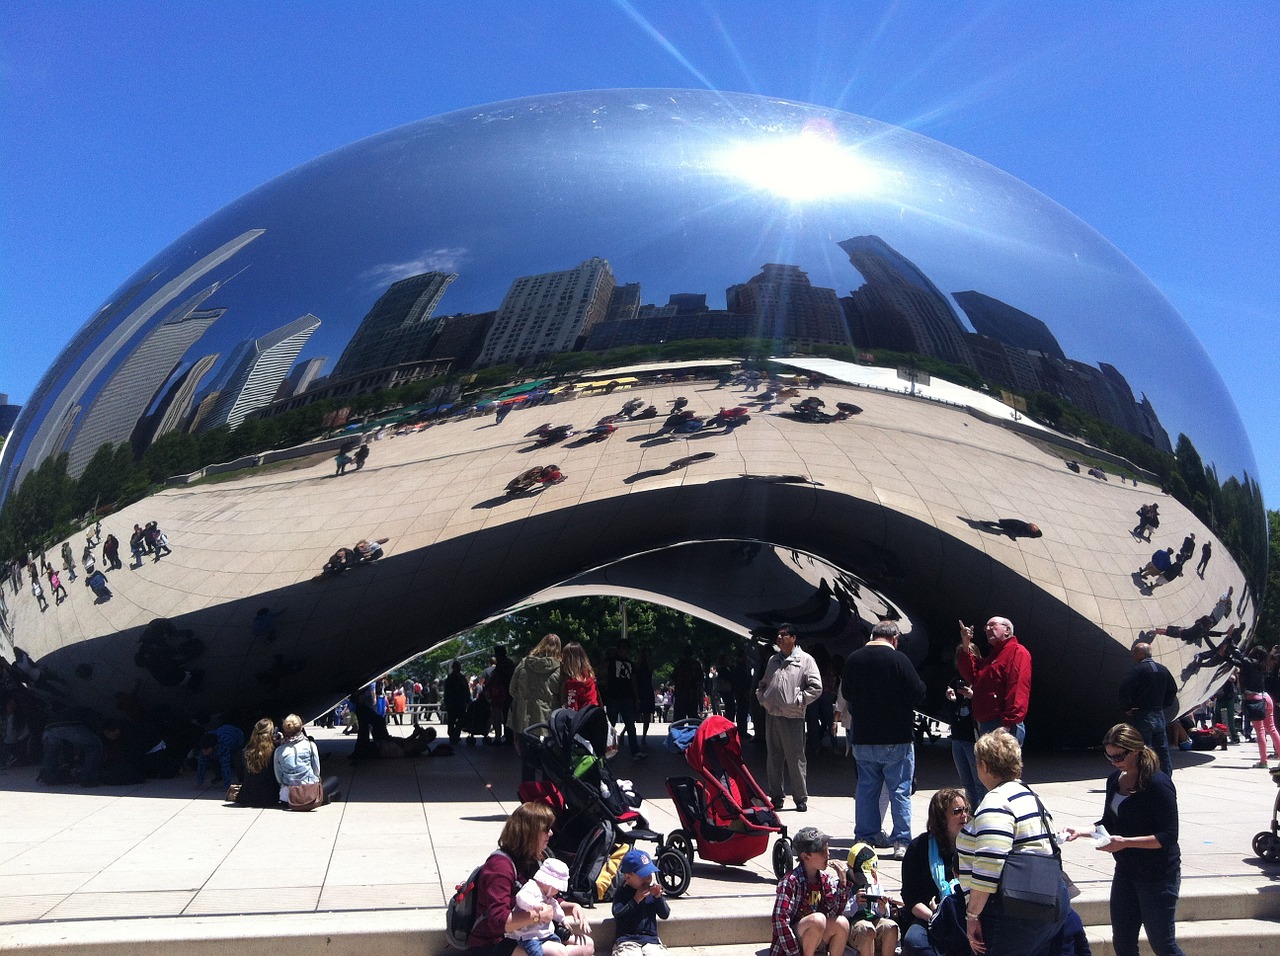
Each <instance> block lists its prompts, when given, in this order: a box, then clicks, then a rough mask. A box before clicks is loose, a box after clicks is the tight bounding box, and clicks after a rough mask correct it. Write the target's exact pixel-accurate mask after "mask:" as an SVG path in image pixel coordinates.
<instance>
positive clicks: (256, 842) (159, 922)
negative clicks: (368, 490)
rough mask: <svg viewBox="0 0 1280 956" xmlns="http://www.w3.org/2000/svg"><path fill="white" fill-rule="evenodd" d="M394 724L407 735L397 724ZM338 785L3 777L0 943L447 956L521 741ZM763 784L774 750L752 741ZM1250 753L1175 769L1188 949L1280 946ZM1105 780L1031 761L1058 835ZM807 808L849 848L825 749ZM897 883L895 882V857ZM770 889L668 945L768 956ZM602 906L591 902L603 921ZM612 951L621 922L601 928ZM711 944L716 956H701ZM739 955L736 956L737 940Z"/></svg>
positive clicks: (1090, 894)
mask: <svg viewBox="0 0 1280 956" xmlns="http://www.w3.org/2000/svg"><path fill="white" fill-rule="evenodd" d="M392 729H393V733H395V732H404V731H406V730H407V728H405V729H403V730H402V729H400V728H394V727H393V728H392ZM663 730H665V728H663V727H657V728H655V729H654V730H653V732H652V733H651V735H650V738H649V749H650V752H651V753H652V758H651V759H650V760H648V761H646V762H634V763H633V762H631V761H630V760H629V758H628V757H627V756H625V755H620V756H619V757H618V758H616V759H615V761H614V763H613V767H614V771H615V773H616V774H617V775H618V776H619V777H623V778H630V779H632V780H634V781H635V783H636V787H637V790H638V792H639V793H641V794H642V795H643V796H645V798H646V800H645V803H644V805H643V806H642V807H641V811H642V812H643V813H644V814H645V815H646V816H647V817H648V819H649V822H650V824H651V826H652V827H653V828H654V829H656V830H660V831H661V832H663V833H668V832H670V831H671V830H673V829H675V828H676V827H677V826H678V821H677V818H676V815H675V808H674V807H673V805H672V804H671V801H670V799H669V798H668V797H667V796H666V789H665V785H664V778H665V777H666V776H669V775H674V774H676V773H681V772H684V768H685V765H684V760H683V757H682V756H681V755H677V754H671V753H668V752H666V751H665V750H664V749H663V748H662V746H661V740H662V737H661V731H663ZM315 736H316V737H317V739H318V741H319V742H320V746H321V751H322V754H323V755H324V757H323V759H324V764H325V772H326V775H327V776H332V775H334V774H337V775H338V776H340V777H341V778H342V779H343V784H342V789H343V791H344V795H345V799H344V800H343V801H342V802H340V803H335V804H333V805H331V806H329V807H326V808H324V809H322V810H320V811H317V812H314V813H310V814H291V813H285V812H281V811H275V810H251V809H238V808H235V807H232V806H228V805H225V804H224V803H223V802H222V800H221V798H220V794H218V793H217V792H215V791H209V792H204V793H201V792H198V791H196V790H195V789H194V786H193V780H192V777H191V776H190V775H184V776H181V777H178V778H176V779H174V780H169V781H152V782H150V783H148V784H146V785H144V786H137V787H120V788H106V787H103V788H99V789H95V790H83V789H80V788H66V789H49V788H45V787H43V786H41V785H39V784H37V783H36V782H35V773H36V768H34V767H26V768H11V769H9V770H6V771H3V774H2V775H0V815H2V816H3V819H4V821H5V825H4V829H3V831H2V833H0V949H4V950H14V951H22V952H33V953H41V954H58V953H72V952H75V953H88V952H90V951H92V952H93V953H94V954H95V956H103V954H115V953H121V954H123V953H130V954H138V953H151V952H155V953H160V952H166V953H169V952H173V951H174V950H180V951H182V952H184V953H191V952H227V951H228V950H230V949H231V948H233V947H234V949H235V950H236V952H237V953H239V954H240V956H256V954H257V953H263V954H267V953H270V954H271V956H284V954H287V953H291V952H293V951H294V950H295V949H296V950H297V951H298V952H300V953H301V952H307V953H311V954H313V953H314V952H315V949H316V944H317V943H320V942H322V943H323V945H322V946H321V947H320V948H323V949H325V950H326V951H327V952H332V953H357V952H359V953H365V952H370V951H374V952H378V953H383V954H395V953H400V952H405V953H410V952H412V953H415V954H421V953H423V952H427V953H437V952H444V951H445V945H444V942H443V936H442V934H441V932H440V931H441V929H442V927H443V921H444V904H445V900H446V898H447V894H448V893H449V892H451V891H452V889H453V886H454V884H455V883H457V882H458V881H459V880H461V879H462V878H464V877H465V876H466V874H467V872H468V871H469V870H470V868H471V867H472V866H474V865H475V864H476V863H478V862H480V861H481V860H483V858H484V856H485V855H486V854H487V853H488V852H489V850H491V849H492V847H493V846H494V844H495V841H496V838H497V835H498V832H499V830H500V829H501V826H502V822H503V820H504V819H505V818H506V816H507V814H508V813H510V811H511V810H512V809H513V808H514V807H515V806H516V805H517V799H516V785H517V783H518V781H519V765H518V761H517V760H515V758H514V754H513V752H512V751H511V749H510V748H492V747H466V746H463V747H462V748H460V751H459V753H458V754H457V755H456V756H454V757H451V758H430V759H417V760H394V761H392V760H386V761H375V762H371V763H361V764H351V763H350V762H349V761H348V759H347V753H348V752H349V750H350V746H351V741H352V739H353V738H351V737H343V736H342V735H341V732H340V731H330V730H320V729H316V730H315ZM748 757H749V761H750V763H751V766H752V768H753V772H754V773H755V774H756V776H757V778H760V779H762V778H763V776H764V771H763V759H762V756H761V755H759V754H758V753H756V752H755V751H754V748H751V747H749V748H748ZM1256 759H1257V751H1256V748H1254V747H1253V746H1251V745H1242V746H1240V747H1232V748H1230V749H1229V750H1228V751H1226V752H1221V751H1219V752H1213V753H1189V754H1178V755H1176V756H1175V760H1176V763H1177V770H1176V773H1175V782H1176V783H1177V785H1178V793H1179V805H1180V810H1181V826H1182V836H1181V846H1182V852H1183V884H1182V902H1181V904H1180V909H1179V919H1180V921H1181V923H1180V932H1181V934H1182V935H1183V936H1184V937H1185V939H1186V941H1187V943H1186V945H1184V949H1186V951H1187V952H1188V953H1194V952H1216V953H1217V952H1275V951H1277V948H1280V865H1277V864H1269V863H1266V862H1264V861H1262V860H1259V859H1258V858H1257V857H1256V856H1255V855H1254V853H1253V851H1252V849H1251V847H1250V844H1251V841H1252V839H1253V836H1254V834H1255V833H1257V832H1258V831H1260V830H1265V829H1267V828H1268V826H1269V824H1270V821H1271V817H1272V807H1273V805H1274V802H1275V800H1276V793H1277V790H1276V786H1275V785H1274V784H1273V783H1272V781H1271V779H1270V776H1269V775H1268V774H1267V773H1266V772H1265V771H1263V770H1259V769H1252V768H1251V767H1250V766H1249V765H1250V764H1251V763H1253V762H1254V761H1256ZM1107 770H1108V767H1107V764H1106V761H1105V760H1103V758H1102V756H1101V754H1100V753H1098V752H1096V751H1094V752H1075V753H1057V754H1036V753H1034V752H1033V753H1031V754H1030V755H1029V756H1028V761H1027V772H1026V780H1027V782H1028V783H1031V784H1032V785H1033V786H1035V787H1036V789H1037V792H1039V793H1040V795H1041V796H1042V798H1043V799H1044V802H1045V804H1046V806H1047V807H1048V809H1049V810H1050V812H1051V813H1053V814H1054V817H1055V821H1056V822H1057V823H1058V824H1059V825H1086V824H1090V823H1092V821H1093V820H1095V819H1096V818H1097V817H1098V816H1099V815H1100V813H1101V799H1102V789H1101V788H1102V783H1103V780H1104V778H1105V775H1106V773H1107ZM809 776H810V791H811V795H810V802H809V811H808V812H807V813H804V814H800V813H797V812H795V811H794V810H786V811H784V812H783V820H784V822H785V823H786V824H787V825H788V827H789V828H791V829H792V830H793V832H794V830H795V829H797V828H799V827H800V826H802V825H807V824H812V825H814V826H818V827H821V828H822V829H824V830H826V831H827V832H829V833H830V834H831V835H832V837H833V844H834V845H835V846H837V847H847V846H848V845H849V844H850V843H851V840H852V829H853V827H852V819H853V801H852V797H851V794H852V791H853V762H852V761H851V760H849V759H848V758H846V757H843V756H841V755H836V754H831V753H824V754H822V755H820V756H819V757H816V758H814V759H813V760H811V761H810V771H809ZM954 782H955V771H954V768H953V767H952V765H951V761H950V752H949V749H948V748H947V747H946V746H945V745H942V746H937V747H928V748H923V749H922V751H921V753H920V757H919V768H918V783H919V792H918V793H917V795H916V796H915V798H914V801H913V805H914V813H915V821H916V827H915V829H916V831H917V832H918V831H919V830H920V829H921V826H922V823H923V820H924V812H925V806H926V804H927V801H928V798H929V796H930V795H931V794H932V792H933V790H935V789H936V788H937V787H940V786H947V785H952V784H954ZM1064 860H1065V863H1066V867H1067V870H1068V873H1069V875H1070V876H1071V877H1072V878H1073V879H1074V880H1075V882H1076V883H1077V885H1079V886H1080V888H1081V890H1082V895H1081V896H1080V898H1079V899H1078V900H1077V908H1078V910H1079V911H1080V912H1081V915H1082V917H1083V918H1084V921H1085V923H1086V924H1087V925H1088V926H1089V932H1090V937H1091V940H1093V941H1095V942H1096V943H1098V944H1099V945H1097V946H1095V950H1094V951H1095V953H1109V952H1110V948H1109V943H1108V942H1106V941H1107V940H1109V929H1108V927H1107V919H1108V918H1107V904H1106V898H1107V892H1108V886H1109V878H1110V871H1111V861H1110V858H1109V857H1108V856H1107V855H1106V854H1103V853H1100V852H1098V851H1096V850H1093V849H1092V847H1091V846H1089V845H1087V843H1086V842H1085V841H1078V842H1076V843H1073V844H1070V845H1069V846H1067V847H1066V848H1065V850H1064ZM881 870H882V874H883V876H884V878H886V880H887V883H888V885H889V886H890V887H894V886H896V885H897V882H898V864H896V863H895V862H893V861H892V860H889V859H888V858H887V857H886V859H885V860H884V861H883V863H882V867H881ZM773 887H774V880H773V877H772V874H771V872H770V869H769V860H768V854H765V855H763V856H761V857H759V858H758V859H756V860H753V861H751V862H750V863H749V864H748V865H747V866H744V867H720V866H717V865H715V864H709V863H703V862H698V863H695V866H694V878H693V882H692V885H691V886H690V889H689V892H688V893H687V894H686V895H685V896H684V897H682V898H681V899H680V900H678V901H675V902H674V904H673V906H672V909H673V917H672V920H671V921H670V922H669V923H668V924H667V925H666V926H664V927H663V936H664V939H665V940H666V941H667V943H668V945H669V946H671V947H672V948H676V949H682V950H683V951H685V952H689V953H702V952H706V953H708V954H711V953H720V952H756V951H759V950H761V949H763V948H765V947H766V946H767V943H768V913H769V909H770V906H771V902H772V896H773ZM605 913H606V911H605V910H603V909H600V910H597V914H598V920H597V922H599V921H602V920H603V919H604V916H605ZM597 934H598V938H599V940H600V942H601V944H602V946H601V948H603V944H604V943H605V942H606V941H607V940H608V939H609V938H611V929H610V927H609V926H608V925H607V924H606V925H602V926H598V928H597ZM707 947H711V948H709V949H708V948H707ZM725 947H730V948H728V949H726V948H725Z"/></svg>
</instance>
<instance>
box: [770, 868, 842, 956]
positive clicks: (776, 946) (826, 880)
mask: <svg viewBox="0 0 1280 956" xmlns="http://www.w3.org/2000/svg"><path fill="white" fill-rule="evenodd" d="M848 902H849V886H848V884H846V883H844V882H842V881H841V880H840V879H839V878H838V877H837V876H836V874H835V873H834V872H833V871H831V870H823V871H822V872H820V873H819V874H818V880H817V882H816V883H810V882H809V881H808V880H807V879H805V875H804V864H801V865H800V866H797V867H796V868H795V869H794V870H792V871H791V872H790V873H788V874H787V875H786V876H784V877H783V878H782V882H781V883H779V884H778V896H777V898H776V899H775V900H774V903H773V942H772V943H771V944H770V946H769V956H799V954H800V941H799V940H798V939H796V930H795V926H796V923H798V922H799V921H800V920H801V919H803V918H804V917H806V916H808V915H809V914H810V913H822V914H824V915H825V916H826V917H827V918H828V919H835V918H836V917H837V916H839V915H840V914H841V913H843V912H844V908H845V906H846V905H847V904H848Z"/></svg>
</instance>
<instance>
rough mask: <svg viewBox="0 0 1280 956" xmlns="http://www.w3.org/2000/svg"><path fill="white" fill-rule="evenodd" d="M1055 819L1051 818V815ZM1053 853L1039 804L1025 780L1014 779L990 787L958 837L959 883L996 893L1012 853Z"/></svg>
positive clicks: (969, 888) (967, 887) (965, 887)
mask: <svg viewBox="0 0 1280 956" xmlns="http://www.w3.org/2000/svg"><path fill="white" fill-rule="evenodd" d="M1051 819H1052V818H1051ZM1027 851H1031V852H1035V853H1043V854H1046V855H1047V854H1051V853H1053V846H1052V844H1051V843H1050V842H1049V833H1048V831H1047V830H1046V828H1045V823H1044V820H1043V819H1042V818H1041V816H1040V807H1039V805H1038V803H1037V801H1036V797H1035V794H1033V793H1032V792H1031V791H1030V790H1029V789H1028V788H1027V787H1026V786H1025V785H1024V784H1023V783H1022V782H1020V781H1018V780H1011V781H1009V782H1008V783H1002V784H1000V786H998V787H996V788H995V789H994V790H992V791H990V792H989V793H988V794H987V795H986V797H984V798H983V800H982V803H981V804H980V805H979V806H978V812H977V813H975V814H974V816H973V819H972V820H970V821H969V823H968V824H967V825H966V826H965V828H964V829H963V830H962V831H960V835H959V836H958V837H957V838H956V853H957V854H958V856H959V861H960V867H959V874H960V885H961V886H962V887H963V888H964V889H966V890H983V891H984V892H987V893H994V892H995V891H996V887H998V886H999V885H1000V873H1001V871H1003V870H1004V860H1005V857H1006V856H1008V855H1009V854H1010V853H1022V852H1027Z"/></svg>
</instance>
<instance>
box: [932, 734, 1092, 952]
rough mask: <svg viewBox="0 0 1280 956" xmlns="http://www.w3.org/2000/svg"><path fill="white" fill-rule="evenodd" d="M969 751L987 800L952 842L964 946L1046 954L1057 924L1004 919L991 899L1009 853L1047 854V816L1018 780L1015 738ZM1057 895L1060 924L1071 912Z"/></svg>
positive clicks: (997, 738) (982, 740)
mask: <svg viewBox="0 0 1280 956" xmlns="http://www.w3.org/2000/svg"><path fill="white" fill-rule="evenodd" d="M973 749H974V757H975V761H976V763H977V765H978V778H979V779H980V780H981V781H982V785H983V786H984V787H986V788H987V795H986V796H985V797H984V798H983V800H982V803H981V804H979V805H978V809H977V811H976V812H975V813H974V815H973V819H972V820H970V821H969V823H968V824H967V825H966V826H965V828H964V829H963V830H962V831H960V835H959V837H957V838H956V852H957V854H958V856H959V873H960V886H961V887H962V888H963V889H964V890H966V891H967V892H968V894H969V899H968V903H967V905H966V907H965V931H966V933H967V934H968V936H969V945H970V946H971V947H973V951H974V952H975V953H980V954H982V953H985V954H986V956H1041V954H1048V953H1049V952H1050V950H1051V948H1052V944H1053V942H1054V940H1055V938H1056V937H1057V935H1058V932H1059V930H1060V929H1061V928H1062V921H1061V920H1059V921H1056V922H1048V923H1041V922H1036V921H1033V920H1026V919H1017V918H1015V917H1012V916H1008V915H1006V914H1005V913H1003V912H1002V911H1001V906H1000V900H999V897H997V896H996V895H995V894H996V889H997V888H998V887H999V885H1000V874H1001V873H1002V872H1003V871H1004V864H1005V859H1006V858H1007V857H1008V856H1009V854H1010V853H1028V852H1029V853H1040V854H1044V855H1050V854H1052V853H1053V844H1052V843H1051V840H1050V835H1049V826H1050V823H1049V818H1048V815H1047V814H1043V813H1041V811H1040V802H1039V799H1038V798H1037V797H1036V795H1035V794H1034V793H1032V792H1031V790H1030V788H1028V787H1027V786H1026V785H1025V784H1023V783H1022V781H1021V780H1020V778H1021V776H1022V750H1021V748H1020V747H1019V746H1018V741H1017V738H1015V737H1014V736H1013V735H1012V734H1010V733H1009V732H1008V731H1007V730H1005V729H1003V728H999V729H997V730H994V731H992V732H991V733H989V734H983V735H982V736H981V737H979V738H978V741H977V743H976V744H974V748H973ZM1059 893H1060V896H1061V901H1060V902H1061V906H1060V908H1059V910H1060V912H1061V913H1062V914H1063V919H1065V916H1066V914H1067V913H1068V912H1069V911H1070V909H1071V903H1070V900H1069V898H1068V897H1067V887H1066V883H1065V882H1064V883H1063V884H1062V885H1061V886H1060V887H1059Z"/></svg>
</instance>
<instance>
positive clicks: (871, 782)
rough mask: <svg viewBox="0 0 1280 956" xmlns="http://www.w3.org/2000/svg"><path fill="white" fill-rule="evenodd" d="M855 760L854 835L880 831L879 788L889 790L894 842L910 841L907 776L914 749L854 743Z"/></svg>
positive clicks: (861, 837)
mask: <svg viewBox="0 0 1280 956" xmlns="http://www.w3.org/2000/svg"><path fill="white" fill-rule="evenodd" d="M853 758H854V760H856V761H857V762H858V792H857V796H856V798H855V800H856V802H855V806H854V831H855V839H858V840H868V841H870V840H875V839H876V837H878V836H879V835H880V790H881V788H882V787H883V788H884V789H886V790H888V791H889V813H890V816H891V817H892V819H893V833H891V834H890V835H889V839H890V841H891V842H894V843H910V842H911V778H912V777H913V776H914V775H915V770H916V753H915V750H914V749H913V748H912V746H911V744H909V743H906V744H854V745H853Z"/></svg>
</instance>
